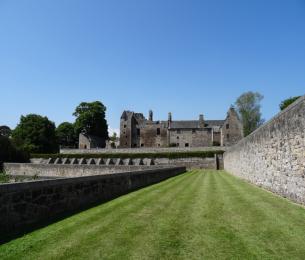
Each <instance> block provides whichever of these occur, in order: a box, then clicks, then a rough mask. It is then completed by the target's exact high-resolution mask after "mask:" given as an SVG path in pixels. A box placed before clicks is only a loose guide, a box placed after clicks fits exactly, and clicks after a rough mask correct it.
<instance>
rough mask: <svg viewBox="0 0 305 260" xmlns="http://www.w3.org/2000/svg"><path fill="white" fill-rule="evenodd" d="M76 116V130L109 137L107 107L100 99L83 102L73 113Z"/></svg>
mask: <svg viewBox="0 0 305 260" xmlns="http://www.w3.org/2000/svg"><path fill="white" fill-rule="evenodd" d="M73 115H74V116H76V120H75V131H76V133H77V134H79V133H85V134H88V135H95V136H98V137H103V138H105V139H108V125H107V121H106V107H105V106H104V105H103V104H102V103H101V102H99V101H95V102H91V103H87V102H82V103H81V104H80V105H79V106H78V107H77V108H76V109H75V112H74V113H73Z"/></svg>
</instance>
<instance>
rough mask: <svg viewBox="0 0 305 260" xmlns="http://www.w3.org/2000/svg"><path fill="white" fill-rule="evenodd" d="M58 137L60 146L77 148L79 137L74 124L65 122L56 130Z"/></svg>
mask: <svg viewBox="0 0 305 260" xmlns="http://www.w3.org/2000/svg"><path fill="white" fill-rule="evenodd" d="M56 136H57V139H58V143H59V145H60V146H65V147H75V146H76V144H77V136H76V133H75V129H74V124H72V123H69V122H63V123H61V124H60V125H59V126H58V127H57V128H56Z"/></svg>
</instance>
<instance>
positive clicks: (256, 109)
mask: <svg viewBox="0 0 305 260" xmlns="http://www.w3.org/2000/svg"><path fill="white" fill-rule="evenodd" d="M263 98H264V97H263V96H262V95H261V94H260V93H258V92H251V91H249V92H246V93H243V94H242V95H241V96H240V97H239V98H238V99H237V100H236V102H235V105H236V108H237V111H238V114H239V116H240V118H241V120H242V123H243V127H244V135H245V136H247V135H249V134H250V133H252V132H253V131H254V130H255V129H256V128H258V127H259V126H260V125H261V124H262V123H263V122H264V120H263V119H262V118H261V112H260V109H261V105H260V102H261V100H262V99H263Z"/></svg>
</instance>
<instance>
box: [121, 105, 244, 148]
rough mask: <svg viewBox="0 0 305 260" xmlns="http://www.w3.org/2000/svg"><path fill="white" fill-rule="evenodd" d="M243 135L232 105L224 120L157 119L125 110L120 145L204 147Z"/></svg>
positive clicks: (170, 116) (151, 113)
mask: <svg viewBox="0 0 305 260" xmlns="http://www.w3.org/2000/svg"><path fill="white" fill-rule="evenodd" d="M242 138H243V127H242V124H241V122H240V120H239V118H238V115H237V113H236V111H235V110H234V108H233V107H231V108H230V109H229V111H228V113H227V117H226V119H224V120H205V119H204V117H203V115H199V119H198V120H181V121H175V120H172V114H171V113H169V114H168V120H167V121H154V120H153V112H152V111H149V116H148V119H146V118H145V117H144V115H143V114H142V113H135V112H132V111H124V112H123V114H122V116H121V121H120V147H121V148H134V147H203V146H230V145H232V144H235V143H236V142H238V141H239V140H240V139H242Z"/></svg>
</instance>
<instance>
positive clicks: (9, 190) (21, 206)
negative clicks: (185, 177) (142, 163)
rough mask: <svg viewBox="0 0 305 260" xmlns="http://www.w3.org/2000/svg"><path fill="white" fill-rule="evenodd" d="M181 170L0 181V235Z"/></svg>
mask: <svg viewBox="0 0 305 260" xmlns="http://www.w3.org/2000/svg"><path fill="white" fill-rule="evenodd" d="M183 172H185V167H171V168H166V169H155V170H146V171H138V172H125V173H116V174H109V175H99V176H89V177H78V178H67V179H56V180H43V181H35V182H26V183H11V184H0V220H1V221H0V234H1V235H0V239H1V238H3V236H4V234H12V233H14V232H16V231H20V230H24V229H27V228H29V227H30V226H32V225H33V224H36V223H39V222H41V221H45V220H49V219H52V218H54V217H57V216H61V215H62V214H65V213H67V212H73V211H75V210H79V209H82V208H86V207H89V206H91V205H94V204H96V203H100V202H103V201H107V200H110V199H113V198H115V197H118V196H120V195H123V194H126V193H128V192H130V191H133V190H136V189H139V188H142V187H145V186H147V185H151V184H154V183H158V182H160V181H162V180H165V179H167V178H170V177H173V176H176V175H179V174H181V173H183Z"/></svg>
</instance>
